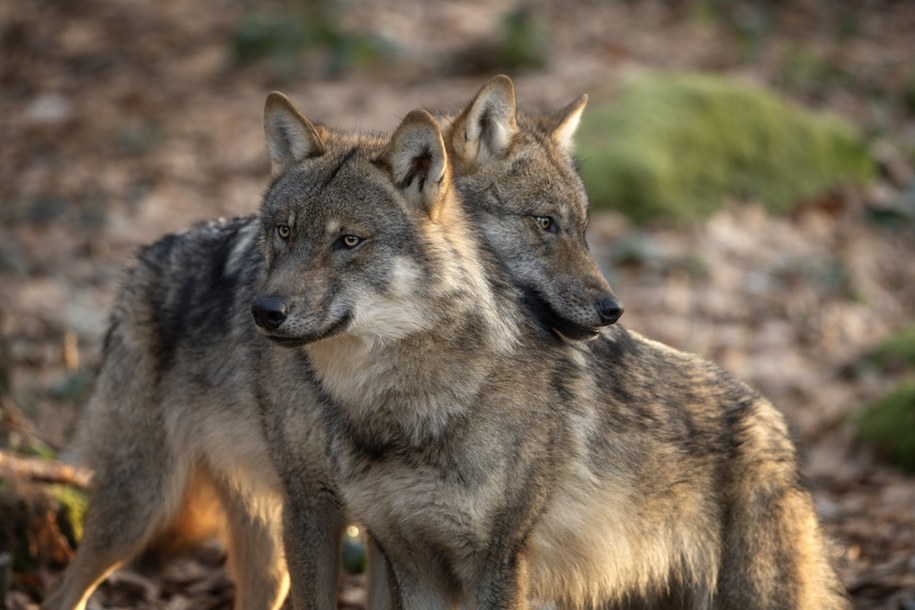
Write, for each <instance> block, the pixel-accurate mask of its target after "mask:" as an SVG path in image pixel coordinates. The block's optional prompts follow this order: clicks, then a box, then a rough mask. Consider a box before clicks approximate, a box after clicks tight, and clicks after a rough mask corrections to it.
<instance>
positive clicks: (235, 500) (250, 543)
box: [217, 483, 289, 610]
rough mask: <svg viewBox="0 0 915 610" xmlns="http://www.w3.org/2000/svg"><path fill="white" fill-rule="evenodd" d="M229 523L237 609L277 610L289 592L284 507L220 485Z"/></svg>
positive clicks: (230, 553)
mask: <svg viewBox="0 0 915 610" xmlns="http://www.w3.org/2000/svg"><path fill="white" fill-rule="evenodd" d="M217 489H218V490H219V495H220V498H221V499H222V505H223V507H224V508H225V511H226V515H227V517H228V522H229V536H228V542H229V550H228V552H229V569H230V571H231V572H232V577H233V579H234V581H235V608H237V609H238V610H277V609H278V608H280V607H281V606H282V605H283V601H284V600H285V599H286V595H287V594H288V592H289V573H288V571H287V569H286V560H285V559H284V557H283V539H282V525H283V522H282V504H281V503H280V502H279V501H277V502H275V503H273V505H271V503H270V502H269V500H264V499H260V498H259V499H254V500H252V499H251V498H246V497H244V496H243V495H242V494H239V493H238V492H237V491H235V489H234V488H233V487H232V486H231V485H229V484H226V483H218V484H217Z"/></svg>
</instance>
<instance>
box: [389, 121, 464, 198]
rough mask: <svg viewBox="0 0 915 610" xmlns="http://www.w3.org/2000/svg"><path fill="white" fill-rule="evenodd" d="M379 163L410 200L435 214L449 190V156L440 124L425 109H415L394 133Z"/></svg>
mask: <svg viewBox="0 0 915 610" xmlns="http://www.w3.org/2000/svg"><path fill="white" fill-rule="evenodd" d="M377 162H378V163H379V164H380V165H382V166H384V167H386V168H387V169H388V171H389V172H390V174H391V180H392V181H393V182H394V186H396V187H397V189H398V190H400V192H401V193H402V194H403V196H404V198H406V200H407V201H409V202H410V203H412V204H414V205H419V206H423V207H424V208H425V209H426V210H427V211H428V212H429V214H430V215H432V216H434V215H435V210H437V208H438V203H439V202H440V201H441V200H442V199H443V197H444V195H445V192H446V190H447V188H446V186H447V179H448V158H447V155H446V153H445V142H444V141H443V140H442V132H441V131H440V130H439V127H438V123H437V122H436V121H435V119H434V118H433V117H432V115H431V114H429V113H428V112H426V111H425V110H414V111H413V112H411V113H410V114H408V115H407V116H406V118H404V120H403V122H401V124H400V126H399V127H398V128H397V129H396V130H395V131H394V135H392V136H391V141H390V142H388V145H387V147H386V148H385V149H384V152H382V153H381V155H380V156H379V157H378V160H377Z"/></svg>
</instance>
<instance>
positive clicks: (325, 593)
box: [283, 486, 345, 610]
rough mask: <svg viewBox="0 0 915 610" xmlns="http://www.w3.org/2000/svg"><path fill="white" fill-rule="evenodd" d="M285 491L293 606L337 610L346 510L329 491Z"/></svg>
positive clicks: (285, 536)
mask: <svg viewBox="0 0 915 610" xmlns="http://www.w3.org/2000/svg"><path fill="white" fill-rule="evenodd" d="M303 487H304V486H303ZM286 491H287V498H286V502H285V503H284V505H283V543H284V547H285V549H286V564H287V566H288V568H289V578H290V584H291V588H290V592H291V595H292V606H293V608H294V609H295V610H335V609H336V608H337V582H338V578H339V572H340V570H339V566H340V538H341V536H342V535H343V528H344V526H345V519H344V515H343V511H342V509H341V507H340V505H339V503H338V502H337V500H336V498H335V497H332V494H328V493H327V492H321V491H316V490H315V489H302V488H298V489H287V490H286Z"/></svg>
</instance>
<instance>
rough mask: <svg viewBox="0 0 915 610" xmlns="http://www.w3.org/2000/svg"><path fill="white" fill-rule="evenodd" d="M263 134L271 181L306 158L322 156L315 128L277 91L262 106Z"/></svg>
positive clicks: (322, 147) (322, 152) (322, 150)
mask: <svg viewBox="0 0 915 610" xmlns="http://www.w3.org/2000/svg"><path fill="white" fill-rule="evenodd" d="M264 133H265V134H266V135H267V155H268V156H269V157H270V174H271V175H272V176H273V177H274V178H275V177H277V176H279V175H280V174H282V173H283V172H285V171H286V170H288V169H289V168H290V167H292V166H294V165H296V164H297V163H299V162H301V161H303V160H305V159H307V158H309V157H319V156H321V155H323V154H324V143H323V142H322V141H321V137H320V136H319V135H318V131H317V130H316V129H315V126H314V125H312V124H311V122H310V121H309V120H308V119H306V118H305V117H304V116H302V113H300V112H299V110H298V108H296V107H295V105H294V104H293V103H292V102H291V101H289V98H288V97H286V96H285V95H283V94H282V93H279V92H277V91H274V92H273V93H271V94H270V95H268V96H267V102H266V103H265V104H264Z"/></svg>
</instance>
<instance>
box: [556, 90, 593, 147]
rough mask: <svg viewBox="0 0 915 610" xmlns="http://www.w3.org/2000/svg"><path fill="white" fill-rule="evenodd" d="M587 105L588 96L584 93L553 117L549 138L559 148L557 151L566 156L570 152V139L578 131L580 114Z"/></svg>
mask: <svg viewBox="0 0 915 610" xmlns="http://www.w3.org/2000/svg"><path fill="white" fill-rule="evenodd" d="M587 105H588V94H587V93H585V94H583V95H582V96H581V97H579V98H578V99H577V100H575V101H574V102H572V103H571V104H569V105H568V106H566V107H565V108H563V109H562V110H560V111H559V112H557V113H556V115H555V118H554V122H553V125H552V130H551V132H550V137H551V138H552V139H553V142H555V143H556V146H558V147H559V150H561V151H562V152H564V153H566V154H570V153H571V152H572V138H573V137H574V136H575V130H576V129H578V123H579V122H580V121H581V113H582V112H584V109H585V106H587Z"/></svg>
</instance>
